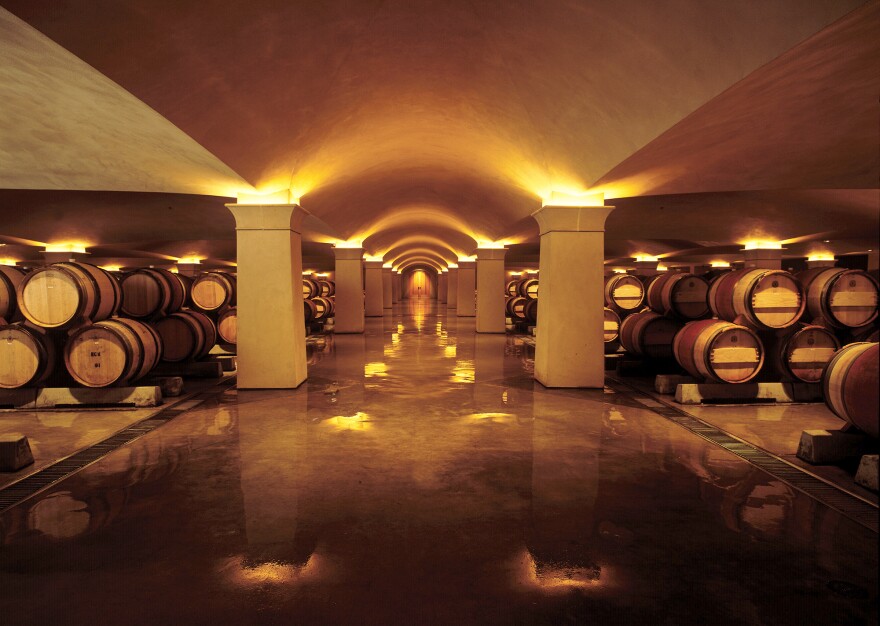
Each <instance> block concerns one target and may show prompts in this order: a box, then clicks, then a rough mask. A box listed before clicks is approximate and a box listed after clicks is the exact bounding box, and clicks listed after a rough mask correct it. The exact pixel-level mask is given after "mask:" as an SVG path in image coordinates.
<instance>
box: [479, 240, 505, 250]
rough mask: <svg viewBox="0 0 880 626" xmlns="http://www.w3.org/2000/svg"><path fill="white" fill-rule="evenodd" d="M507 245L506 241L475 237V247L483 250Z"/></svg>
mask: <svg viewBox="0 0 880 626" xmlns="http://www.w3.org/2000/svg"><path fill="white" fill-rule="evenodd" d="M506 245H507V241H486V240H485V239H477V248H480V249H483V250H503V249H504V247H505V246H506Z"/></svg>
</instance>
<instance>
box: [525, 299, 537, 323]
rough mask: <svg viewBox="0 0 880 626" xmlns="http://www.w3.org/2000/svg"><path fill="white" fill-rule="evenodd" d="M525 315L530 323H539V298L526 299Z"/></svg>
mask: <svg viewBox="0 0 880 626" xmlns="http://www.w3.org/2000/svg"><path fill="white" fill-rule="evenodd" d="M523 317H524V318H525V320H526V322H528V323H529V324H537V323H538V300H537V299H534V300H526V303H525V305H524V306H523Z"/></svg>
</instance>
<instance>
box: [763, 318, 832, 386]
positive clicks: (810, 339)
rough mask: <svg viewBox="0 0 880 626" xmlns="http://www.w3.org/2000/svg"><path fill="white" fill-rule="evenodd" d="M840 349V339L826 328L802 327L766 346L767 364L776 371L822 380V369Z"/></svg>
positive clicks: (814, 380) (806, 381)
mask: <svg viewBox="0 0 880 626" xmlns="http://www.w3.org/2000/svg"><path fill="white" fill-rule="evenodd" d="M839 349H840V342H839V341H838V340H837V337H835V336H834V333H832V332H831V331H830V330H828V329H827V328H824V327H822V326H812V325H808V326H803V327H801V328H798V329H795V330H794V332H791V333H786V334H785V335H783V336H782V337H780V338H779V340H778V341H776V342H775V343H774V344H769V345H768V346H767V364H768V365H769V367H770V370H771V371H772V372H774V373H776V374H781V375H782V376H785V377H790V378H792V379H794V380H799V381H802V382H805V383H819V382H821V381H822V371H823V370H824V369H825V366H826V365H827V364H828V362H829V361H830V360H831V359H832V357H833V356H834V353H835V352H836V351H837V350H839Z"/></svg>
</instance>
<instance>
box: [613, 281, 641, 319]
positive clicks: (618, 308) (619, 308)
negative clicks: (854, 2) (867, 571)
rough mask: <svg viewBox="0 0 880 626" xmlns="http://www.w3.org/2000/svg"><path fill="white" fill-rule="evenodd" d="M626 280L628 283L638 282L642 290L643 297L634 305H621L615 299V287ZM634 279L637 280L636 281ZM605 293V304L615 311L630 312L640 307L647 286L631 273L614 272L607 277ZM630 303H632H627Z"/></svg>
mask: <svg viewBox="0 0 880 626" xmlns="http://www.w3.org/2000/svg"><path fill="white" fill-rule="evenodd" d="M624 281H626V282H627V283H628V284H633V285H635V284H637V285H638V287H639V289H640V290H641V297H640V298H639V300H638V302H637V303H635V304H634V306H631V307H630V306H626V307H624V306H621V305H620V304H619V303H618V302H617V301H615V300H614V289H615V287H616V286H617V285H618V284H619V283H621V282H624ZM632 281H635V282H634V283H633V282H632ZM604 294H605V306H607V307H609V308H612V309H614V310H615V311H618V312H621V313H624V314H629V313H633V312H635V311H637V310H638V309H639V307H640V306H641V305H642V304H643V303H644V301H645V287H644V284H643V283H642V281H640V280H639V279H638V278H637V277H636V276H631V275H629V274H613V275H611V276H608V277H607V278H606V279H605V285H604ZM627 304H630V303H627Z"/></svg>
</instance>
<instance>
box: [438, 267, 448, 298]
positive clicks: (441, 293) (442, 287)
mask: <svg viewBox="0 0 880 626" xmlns="http://www.w3.org/2000/svg"><path fill="white" fill-rule="evenodd" d="M448 295H449V276H447V275H446V271H445V270H444V271H441V272H440V273H439V274H437V302H439V303H440V304H446V299H447V297H448Z"/></svg>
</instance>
